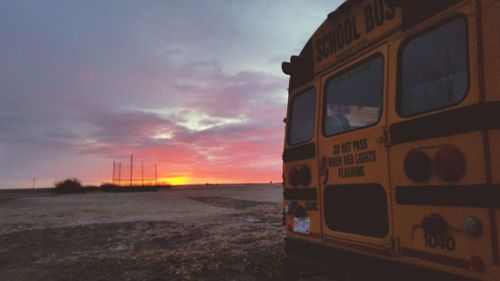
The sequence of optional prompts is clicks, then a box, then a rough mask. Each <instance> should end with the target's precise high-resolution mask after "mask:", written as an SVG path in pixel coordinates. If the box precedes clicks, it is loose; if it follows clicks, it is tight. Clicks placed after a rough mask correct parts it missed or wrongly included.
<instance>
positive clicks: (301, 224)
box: [293, 217, 311, 234]
mask: <svg viewBox="0 0 500 281" xmlns="http://www.w3.org/2000/svg"><path fill="white" fill-rule="evenodd" d="M310 226H311V219H310V218H309V217H302V218H296V217H294V218H293V231H294V232H297V233H302V234H309V230H310Z"/></svg>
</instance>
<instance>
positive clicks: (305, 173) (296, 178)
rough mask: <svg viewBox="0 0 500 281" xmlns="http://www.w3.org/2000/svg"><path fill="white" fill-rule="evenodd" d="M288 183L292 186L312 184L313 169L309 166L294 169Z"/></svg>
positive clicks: (290, 173)
mask: <svg viewBox="0 0 500 281" xmlns="http://www.w3.org/2000/svg"><path fill="white" fill-rule="evenodd" d="M288 182H289V183H290V184H291V185H292V186H298V185H299V184H300V185H304V186H308V185H310V184H311V169H310V168H309V167H308V166H301V167H293V168H291V169H290V172H288Z"/></svg>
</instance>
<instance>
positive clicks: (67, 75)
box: [0, 0, 341, 188]
mask: <svg viewBox="0 0 500 281" xmlns="http://www.w3.org/2000/svg"><path fill="white" fill-rule="evenodd" d="M340 2H341V1H334V0H314V1H312V0H252V1H244V0H163V1H160V0H144V1H138V0H137V1H132V0H107V1H100V0H99V1H98V0H85V1H84V0H81V1H67V0H44V1H41V0H0V35H1V36H0V188H9V187H31V186H32V181H33V178H36V179H37V183H36V184H37V186H40V187H41V186H51V185H53V184H54V182H55V181H57V180H62V179H65V178H67V177H76V178H78V179H80V180H81V181H82V182H83V183H84V184H99V183H102V182H104V181H110V180H111V177H112V168H113V161H116V162H122V176H123V177H128V169H129V167H128V166H127V165H129V164H128V163H129V159H130V154H131V153H133V154H134V162H135V166H134V170H135V172H134V177H135V178H139V177H140V176H141V175H140V169H141V166H140V165H141V163H144V170H145V172H144V173H145V176H146V177H152V176H154V164H155V163H156V164H157V165H158V177H159V178H160V179H161V181H164V182H169V183H174V184H184V183H207V182H210V183H227V182H269V181H275V182H279V181H281V167H282V164H281V154H282V150H283V138H284V123H283V122H282V120H283V118H284V116H285V111H286V97H287V86H288V81H287V79H288V77H287V76H285V75H284V74H282V72H281V68H280V67H281V62H282V61H285V60H288V59H289V57H290V56H291V55H293V54H298V53H299V52H300V50H301V49H302V47H303V45H304V44H305V43H306V41H307V40H308V39H309V37H310V36H311V35H312V33H313V32H314V30H315V29H316V28H317V27H318V26H319V25H320V24H321V22H322V21H323V20H324V19H325V18H326V16H327V14H328V13H329V12H331V11H332V10H334V9H335V8H336V7H337V6H338V5H339V3H340ZM124 175H127V176H124Z"/></svg>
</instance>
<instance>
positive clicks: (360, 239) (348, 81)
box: [319, 46, 391, 255]
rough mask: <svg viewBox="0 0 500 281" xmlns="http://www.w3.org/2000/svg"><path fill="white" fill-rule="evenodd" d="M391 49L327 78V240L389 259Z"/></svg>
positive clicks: (322, 142)
mask: <svg viewBox="0 0 500 281" xmlns="http://www.w3.org/2000/svg"><path fill="white" fill-rule="evenodd" d="M387 49H388V48H387V46H382V47H379V48H378V49H375V50H374V51H371V52H370V53H368V54H366V55H364V56H363V57H361V58H360V59H357V60H356V61H354V62H353V63H349V64H348V65H346V66H343V67H340V68H335V70H334V71H333V72H329V73H328V74H327V75H325V76H324V77H323V79H322V87H323V92H324V95H323V101H322V103H323V109H322V117H321V126H320V127H321V130H322V132H321V134H320V136H319V161H320V186H321V195H322V202H321V205H322V206H323V207H324V208H323V216H322V219H323V223H322V234H323V241H324V242H326V243H328V244H331V245H332V246H337V247H341V248H342V247H344V248H349V249H351V250H352V249H355V250H359V251H362V252H365V253H367V252H368V253H371V254H376V255H389V254H390V247H389V246H388V245H390V242H391V241H390V237H391V235H390V233H391V227H390V225H391V219H390V200H389V196H390V194H391V192H390V187H389V175H388V151H387V147H386V146H385V137H384V135H385V128H386V110H385V109H384V107H385V104H386V102H385V100H386V98H385V96H386V95H385V93H386V87H387V85H386V83H385V81H386V75H385V73H386V72H387V69H388V67H387V59H386V57H387Z"/></svg>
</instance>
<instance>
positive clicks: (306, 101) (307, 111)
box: [288, 89, 316, 144]
mask: <svg viewBox="0 0 500 281" xmlns="http://www.w3.org/2000/svg"><path fill="white" fill-rule="evenodd" d="M315 102H316V93H315V90H314V89H310V90H308V91H306V92H304V93H301V94H299V95H297V96H296V97H295V98H294V99H293V101H292V111H291V116H290V120H291V124H290V131H289V136H288V143H289V144H298V143H303V142H306V141H308V140H310V139H311V138H312V136H313V132H314V104H315Z"/></svg>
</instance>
